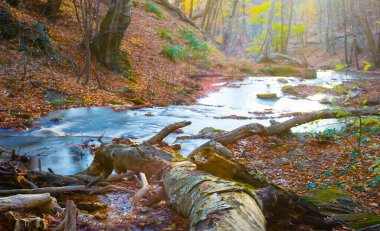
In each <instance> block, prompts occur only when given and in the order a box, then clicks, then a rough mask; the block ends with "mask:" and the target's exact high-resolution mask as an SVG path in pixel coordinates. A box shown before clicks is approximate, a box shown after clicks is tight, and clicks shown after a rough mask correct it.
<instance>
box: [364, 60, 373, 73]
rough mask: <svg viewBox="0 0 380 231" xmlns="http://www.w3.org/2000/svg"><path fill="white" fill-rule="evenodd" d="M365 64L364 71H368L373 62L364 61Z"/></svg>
mask: <svg viewBox="0 0 380 231" xmlns="http://www.w3.org/2000/svg"><path fill="white" fill-rule="evenodd" d="M363 64H364V67H363V70H364V71H368V70H369V68H371V67H372V64H371V63H369V62H368V61H363Z"/></svg>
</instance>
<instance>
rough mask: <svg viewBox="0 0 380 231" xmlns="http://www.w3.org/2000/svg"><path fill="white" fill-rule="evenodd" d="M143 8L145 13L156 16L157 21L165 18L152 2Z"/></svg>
mask: <svg viewBox="0 0 380 231" xmlns="http://www.w3.org/2000/svg"><path fill="white" fill-rule="evenodd" d="M144 7H145V9H146V10H147V11H149V12H152V13H154V14H155V15H157V17H158V18H159V19H163V18H165V15H164V13H162V12H161V9H160V8H159V7H158V6H157V4H155V3H153V2H147V3H145V4H144Z"/></svg>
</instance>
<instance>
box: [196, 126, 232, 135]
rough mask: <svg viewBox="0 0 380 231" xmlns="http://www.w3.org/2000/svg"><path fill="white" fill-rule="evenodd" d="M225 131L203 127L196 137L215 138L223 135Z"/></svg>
mask: <svg viewBox="0 0 380 231" xmlns="http://www.w3.org/2000/svg"><path fill="white" fill-rule="evenodd" d="M225 132H226V131H225V130H221V129H216V128H213V127H205V128H203V129H202V130H200V131H199V132H198V135H203V136H216V135H221V134H223V133H225Z"/></svg>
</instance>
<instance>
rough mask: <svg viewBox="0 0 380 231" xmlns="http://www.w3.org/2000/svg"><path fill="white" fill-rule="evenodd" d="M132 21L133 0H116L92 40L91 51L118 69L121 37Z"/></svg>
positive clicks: (105, 64) (102, 61)
mask: <svg viewBox="0 0 380 231" xmlns="http://www.w3.org/2000/svg"><path fill="white" fill-rule="evenodd" d="M130 22H131V0H114V1H112V4H111V6H110V8H109V10H108V12H107V15H106V16H105V17H104V19H103V21H102V23H101V25H100V30H99V33H98V34H97V35H96V36H95V37H94V38H93V40H92V41H91V51H92V53H93V54H94V55H95V57H96V58H97V60H98V62H100V63H101V64H103V65H104V66H106V67H107V68H109V69H114V70H118V69H119V68H118V64H117V58H118V56H119V53H120V44H121V39H122V38H123V36H124V33H125V31H126V30H127V28H128V25H129V23H130Z"/></svg>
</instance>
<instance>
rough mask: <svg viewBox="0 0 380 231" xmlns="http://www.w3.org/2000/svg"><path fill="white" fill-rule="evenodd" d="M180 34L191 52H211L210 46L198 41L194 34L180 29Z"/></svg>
mask: <svg viewBox="0 0 380 231" xmlns="http://www.w3.org/2000/svg"><path fill="white" fill-rule="evenodd" d="M180 33H181V35H182V36H183V37H184V38H185V39H186V41H187V42H188V44H189V46H190V48H191V49H192V50H194V51H201V52H209V51H210V50H211V47H210V45H209V44H207V43H206V42H204V41H201V40H199V39H198V37H197V35H196V34H194V33H192V32H190V31H188V30H186V29H182V30H181V31H180Z"/></svg>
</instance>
